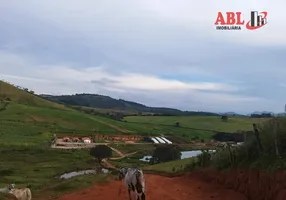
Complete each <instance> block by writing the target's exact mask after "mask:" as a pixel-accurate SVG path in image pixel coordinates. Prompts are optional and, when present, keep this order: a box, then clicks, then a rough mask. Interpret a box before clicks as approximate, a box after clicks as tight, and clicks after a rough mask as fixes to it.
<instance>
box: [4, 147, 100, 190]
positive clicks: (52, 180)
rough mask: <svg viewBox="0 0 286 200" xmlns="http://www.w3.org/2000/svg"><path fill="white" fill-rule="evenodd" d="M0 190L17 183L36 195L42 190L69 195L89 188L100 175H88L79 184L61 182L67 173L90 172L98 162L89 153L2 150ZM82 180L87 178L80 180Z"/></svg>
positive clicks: (30, 149)
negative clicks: (67, 192) (62, 175)
mask: <svg viewBox="0 0 286 200" xmlns="http://www.w3.org/2000/svg"><path fill="white" fill-rule="evenodd" d="M0 154H1V161H0V187H5V186H6V185H7V184H9V183H16V185H17V187H29V188H31V190H32V191H33V193H34V194H36V195H37V194H39V193H40V192H42V191H50V192H51V191H53V192H54V193H58V192H66V191H70V190H72V189H75V188H77V187H81V186H84V185H86V184H87V183H88V182H89V181H92V179H95V177H97V175H93V176H92V175H90V176H92V177H93V178H91V177H88V176H87V179H86V181H83V182H82V183H78V182H77V181H76V179H75V178H73V181H74V182H73V183H71V180H59V178H58V177H59V176H60V175H61V174H64V173H66V172H71V171H77V170H83V169H91V168H95V167H96V163H95V162H94V161H93V159H92V157H90V155H89V152H88V150H71V151H67V150H51V149H49V148H47V147H45V146H43V147H42V148H40V147H37V148H35V147H27V148H20V147H18V148H17V149H14V148H9V149H8V148H3V147H2V148H1V149H0ZM79 178H80V179H84V178H81V177H79Z"/></svg>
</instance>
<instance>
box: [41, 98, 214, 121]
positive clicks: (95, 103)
mask: <svg viewBox="0 0 286 200" xmlns="http://www.w3.org/2000/svg"><path fill="white" fill-rule="evenodd" d="M40 96H41V97H43V98H45V99H47V100H50V101H54V102H57V103H61V104H66V105H73V106H81V107H91V108H97V109H112V110H117V111H118V110H119V111H131V112H134V113H138V114H144V113H145V114H146V113H148V114H155V115H156V114H157V115H190V116H191V115H197V116H218V115H219V114H216V113H211V112H195V111H181V110H179V109H174V108H164V107H149V106H146V105H143V104H140V103H136V102H132V101H126V100H123V99H114V98H111V97H109V96H104V95H99V94H75V95H61V96H53V95H46V94H42V95H40Z"/></svg>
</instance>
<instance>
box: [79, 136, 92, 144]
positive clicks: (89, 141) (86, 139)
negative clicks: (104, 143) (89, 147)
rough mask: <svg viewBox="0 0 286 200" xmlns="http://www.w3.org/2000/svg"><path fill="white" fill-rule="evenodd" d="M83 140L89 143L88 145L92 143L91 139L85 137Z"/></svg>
mask: <svg viewBox="0 0 286 200" xmlns="http://www.w3.org/2000/svg"><path fill="white" fill-rule="evenodd" d="M81 140H82V141H83V142H84V143H88V144H90V143H91V139H90V138H89V137H83V138H81Z"/></svg>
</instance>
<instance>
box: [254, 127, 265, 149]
mask: <svg viewBox="0 0 286 200" xmlns="http://www.w3.org/2000/svg"><path fill="white" fill-rule="evenodd" d="M252 125H253V130H254V134H255V137H256V140H257V142H258V147H259V150H260V152H262V151H263V147H262V143H261V140H260V135H259V130H258V128H257V125H256V124H255V123H253V124H252Z"/></svg>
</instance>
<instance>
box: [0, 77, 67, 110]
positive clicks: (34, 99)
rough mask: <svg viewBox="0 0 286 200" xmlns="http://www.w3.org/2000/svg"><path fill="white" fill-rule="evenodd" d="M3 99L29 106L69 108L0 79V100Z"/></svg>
mask: <svg viewBox="0 0 286 200" xmlns="http://www.w3.org/2000/svg"><path fill="white" fill-rule="evenodd" d="M4 100H5V101H13V102H17V103H21V104H26V105H31V106H39V107H46V108H56V109H64V110H69V108H67V107H66V106H64V105H61V104H58V103H55V102H51V101H48V100H46V99H43V98H41V97H38V96H37V95H35V94H33V93H31V92H28V91H25V90H23V89H19V88H17V87H16V86H13V85H11V84H8V83H6V82H4V81H0V101H4Z"/></svg>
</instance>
